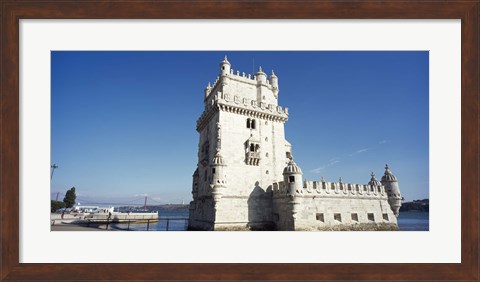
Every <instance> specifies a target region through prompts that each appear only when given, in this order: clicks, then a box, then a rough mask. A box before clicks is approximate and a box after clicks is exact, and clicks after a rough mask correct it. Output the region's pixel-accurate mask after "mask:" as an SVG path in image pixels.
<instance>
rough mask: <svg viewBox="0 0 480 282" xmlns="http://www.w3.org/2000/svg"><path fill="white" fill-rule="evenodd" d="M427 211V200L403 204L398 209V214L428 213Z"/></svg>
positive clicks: (428, 207) (428, 206) (428, 208)
mask: <svg viewBox="0 0 480 282" xmlns="http://www.w3.org/2000/svg"><path fill="white" fill-rule="evenodd" d="M429 210H430V205H429V199H423V200H413V201H411V202H404V203H402V206H401V207H400V212H429Z"/></svg>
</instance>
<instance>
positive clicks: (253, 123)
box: [252, 119, 255, 129]
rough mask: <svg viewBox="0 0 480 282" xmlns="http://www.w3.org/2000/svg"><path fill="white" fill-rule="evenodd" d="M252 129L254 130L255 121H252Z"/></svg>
mask: <svg viewBox="0 0 480 282" xmlns="http://www.w3.org/2000/svg"><path fill="white" fill-rule="evenodd" d="M252 129H255V120H254V119H252Z"/></svg>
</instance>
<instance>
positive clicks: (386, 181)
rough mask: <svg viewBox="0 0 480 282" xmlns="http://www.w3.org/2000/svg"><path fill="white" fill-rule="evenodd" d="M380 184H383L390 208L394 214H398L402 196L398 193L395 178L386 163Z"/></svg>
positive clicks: (398, 189)
mask: <svg viewBox="0 0 480 282" xmlns="http://www.w3.org/2000/svg"><path fill="white" fill-rule="evenodd" d="M382 184H383V186H385V190H386V191H387V195H388V203H389V204H390V208H391V209H392V211H393V213H394V214H395V216H398V214H399V212H400V207H401V206H402V200H403V197H402V195H401V194H400V188H399V187H398V181H397V178H396V177H395V175H393V174H392V172H391V171H390V168H389V167H388V164H387V165H385V174H384V175H383V177H382Z"/></svg>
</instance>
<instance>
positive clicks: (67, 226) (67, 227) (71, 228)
mask: <svg viewBox="0 0 480 282" xmlns="http://www.w3.org/2000/svg"><path fill="white" fill-rule="evenodd" d="M50 231H113V230H111V229H108V230H105V227H103V228H99V227H94V226H92V227H87V226H83V225H78V224H73V223H72V224H68V223H67V224H58V225H52V226H51V227H50Z"/></svg>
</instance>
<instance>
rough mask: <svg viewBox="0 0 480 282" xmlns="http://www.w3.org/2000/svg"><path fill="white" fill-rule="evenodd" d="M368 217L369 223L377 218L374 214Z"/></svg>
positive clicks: (369, 214)
mask: <svg viewBox="0 0 480 282" xmlns="http://www.w3.org/2000/svg"><path fill="white" fill-rule="evenodd" d="M367 217H368V220H369V221H375V217H374V216H373V213H368V214H367Z"/></svg>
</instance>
